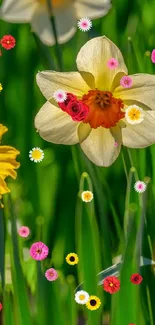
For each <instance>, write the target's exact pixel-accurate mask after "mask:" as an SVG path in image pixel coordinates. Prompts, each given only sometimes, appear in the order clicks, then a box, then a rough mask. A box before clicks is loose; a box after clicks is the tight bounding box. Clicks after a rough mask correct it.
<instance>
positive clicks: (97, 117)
mask: <svg viewBox="0 0 155 325" xmlns="http://www.w3.org/2000/svg"><path fill="white" fill-rule="evenodd" d="M82 102H83V103H84V104H86V105H87V106H88V108H89V112H88V114H87V116H86V118H85V119H84V121H83V123H89V124H90V126H91V127H92V128H94V129H96V128H97V127H99V126H103V127H105V128H111V127H113V126H115V125H116V124H117V123H118V122H119V120H120V119H122V118H124V116H125V113H124V112H122V110H121V109H122V108H123V107H124V104H123V101H122V100H121V99H118V98H114V97H113V96H112V93H111V92H110V91H101V90H98V89H96V90H89V91H88V94H85V95H83V97H82Z"/></svg>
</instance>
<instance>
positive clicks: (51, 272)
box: [45, 268, 58, 281]
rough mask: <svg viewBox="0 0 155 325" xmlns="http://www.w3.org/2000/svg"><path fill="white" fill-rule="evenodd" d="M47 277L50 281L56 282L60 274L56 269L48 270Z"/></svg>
mask: <svg viewBox="0 0 155 325" xmlns="http://www.w3.org/2000/svg"><path fill="white" fill-rule="evenodd" d="M45 277H46V279H47V280H48V281H55V280H56V279H57V278H58V272H57V271H56V270H55V269H52V268H51V269H48V270H47V271H46V272H45Z"/></svg>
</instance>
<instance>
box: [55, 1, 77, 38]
mask: <svg viewBox="0 0 155 325" xmlns="http://www.w3.org/2000/svg"><path fill="white" fill-rule="evenodd" d="M53 13H54V16H55V24H56V30H57V35H58V43H59V44H62V43H65V42H67V41H68V40H69V39H70V38H72V37H73V35H74V34H75V32H76V29H77V26H76V15H75V9H74V7H73V6H72V5H70V3H68V6H62V7H59V8H53Z"/></svg>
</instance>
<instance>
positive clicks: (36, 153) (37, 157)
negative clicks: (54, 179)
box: [29, 147, 44, 163]
mask: <svg viewBox="0 0 155 325" xmlns="http://www.w3.org/2000/svg"><path fill="white" fill-rule="evenodd" d="M29 158H30V160H31V161H34V162H35V163H38V162H41V161H42V160H43V158H44V152H43V150H42V149H40V148H38V147H36V148H33V149H32V150H30V151H29Z"/></svg>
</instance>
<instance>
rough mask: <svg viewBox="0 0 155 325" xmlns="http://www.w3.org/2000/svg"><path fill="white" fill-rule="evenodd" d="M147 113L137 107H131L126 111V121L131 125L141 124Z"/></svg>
mask: <svg viewBox="0 0 155 325" xmlns="http://www.w3.org/2000/svg"><path fill="white" fill-rule="evenodd" d="M144 116H145V112H144V111H143V109H142V108H141V107H139V106H137V105H130V106H128V107H127V109H126V110H125V118H126V121H127V122H128V123H130V124H139V123H141V122H142V121H143V120H144Z"/></svg>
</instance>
